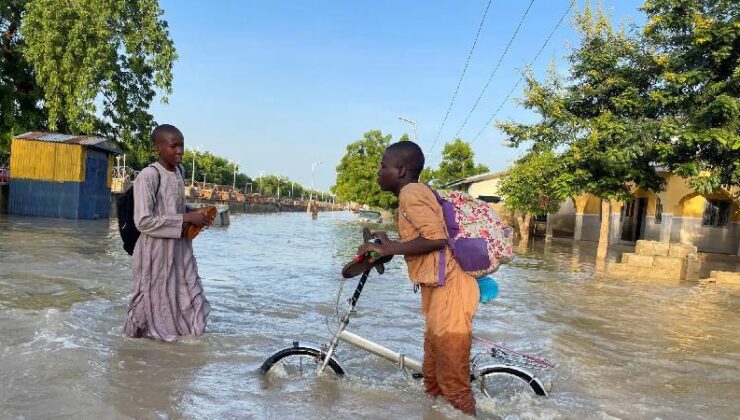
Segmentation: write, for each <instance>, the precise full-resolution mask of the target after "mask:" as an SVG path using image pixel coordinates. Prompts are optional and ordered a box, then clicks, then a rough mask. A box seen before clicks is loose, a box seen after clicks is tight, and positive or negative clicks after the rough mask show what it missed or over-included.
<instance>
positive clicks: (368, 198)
mask: <svg viewBox="0 0 740 420" xmlns="http://www.w3.org/2000/svg"><path fill="white" fill-rule="evenodd" d="M391 138H392V136H391V135H390V134H388V135H385V136H384V135H383V133H381V132H380V130H371V131H368V132H366V133H365V135H364V136H363V138H362V139H360V140H357V141H355V142H353V143H350V144H349V145H348V146H347V152H346V153H345V155H344V157H342V160H341V162H340V163H339V165H337V180H336V184H335V185H334V186H333V187H332V192H333V193H334V194H336V196H337V199H339V200H340V201H346V202H355V203H361V204H367V205H369V206H375V207H382V208H392V207H395V206H397V204H398V201H397V199H396V197H395V196H394V195H393V194H391V193H389V192H383V191H381V189H380V185H378V168H380V161H381V159H382V158H383V152H384V151H385V149H386V147H388V146H389V145H390V144H391Z"/></svg>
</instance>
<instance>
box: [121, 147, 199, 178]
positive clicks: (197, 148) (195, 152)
mask: <svg viewBox="0 0 740 420" xmlns="http://www.w3.org/2000/svg"><path fill="white" fill-rule="evenodd" d="M192 152H193V173H192V174H190V186H191V187H194V186H195V155H197V154H198V152H200V146H195V147H194V148H193V150H192ZM123 164H124V165H126V162H125V160H124V163H123ZM204 176H205V175H204ZM203 183H204V184H205V183H206V181H205V178H203Z"/></svg>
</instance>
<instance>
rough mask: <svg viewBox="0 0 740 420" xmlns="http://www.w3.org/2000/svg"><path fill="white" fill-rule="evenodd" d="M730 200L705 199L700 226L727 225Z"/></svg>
mask: <svg viewBox="0 0 740 420" xmlns="http://www.w3.org/2000/svg"><path fill="white" fill-rule="evenodd" d="M731 205H732V201H731V200H716V199H712V198H710V199H707V203H706V204H705V206H704V217H703V218H702V221H701V224H702V226H710V227H722V226H727V224H728V223H729V221H730V207H731Z"/></svg>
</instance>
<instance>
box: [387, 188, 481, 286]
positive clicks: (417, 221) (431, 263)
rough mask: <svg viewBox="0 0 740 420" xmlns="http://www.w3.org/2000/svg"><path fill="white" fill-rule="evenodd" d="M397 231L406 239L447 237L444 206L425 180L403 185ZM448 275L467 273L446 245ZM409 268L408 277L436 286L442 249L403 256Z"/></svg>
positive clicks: (416, 281) (399, 197)
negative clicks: (421, 182)
mask: <svg viewBox="0 0 740 420" xmlns="http://www.w3.org/2000/svg"><path fill="white" fill-rule="evenodd" d="M398 233H399V235H400V236H401V241H403V242H407V241H410V240H413V239H416V238H417V237H419V236H422V237H423V238H425V239H429V240H438V239H447V230H446V227H445V221H444V216H443V215H442V206H440V205H439V203H438V202H437V199H436V197H435V196H434V193H432V190H430V189H429V187H427V186H426V185H424V184H419V183H412V184H407V185H405V186H404V187H403V188H401V191H400V193H399V194H398ZM445 253H446V254H445V255H446V256H445V278H446V279H447V280H448V281H449V280H450V279H451V278H453V277H454V276H457V275H462V276H467V274H465V272H464V271H462V269H461V268H460V266H459V265H458V263H457V261H455V258H454V257H453V256H452V251H451V250H450V247H448V246H445ZM404 258H405V260H406V265H408V268H409V278H410V279H411V281H412V282H413V283H414V284H419V285H423V286H434V285H436V283H437V279H438V274H437V273H438V267H439V251H433V252H430V253H427V254H421V255H407V256H405V257H404Z"/></svg>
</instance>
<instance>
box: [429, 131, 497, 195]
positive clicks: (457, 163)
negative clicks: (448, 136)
mask: <svg viewBox="0 0 740 420" xmlns="http://www.w3.org/2000/svg"><path fill="white" fill-rule="evenodd" d="M486 172H489V169H488V167H487V166H486V165H483V164H478V165H476V164H475V152H473V148H472V147H470V144H469V143H467V142H465V141H463V140H462V139H460V138H456V139H455V140H454V141H452V142H450V143H446V144H445V146H444V149H442V161H441V162H440V163H439V167H437V169H430V170H427V171H426V172H423V173H422V178H425V179H426V181H427V182H429V181H431V183H432V185H433V186H434V187H435V188H442V187H444V186H445V185H447V184H449V183H451V182H454V181H458V180H460V179H463V178H467V177H470V176H473V175H479V174H483V173H486ZM427 178H428V179H427Z"/></svg>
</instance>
